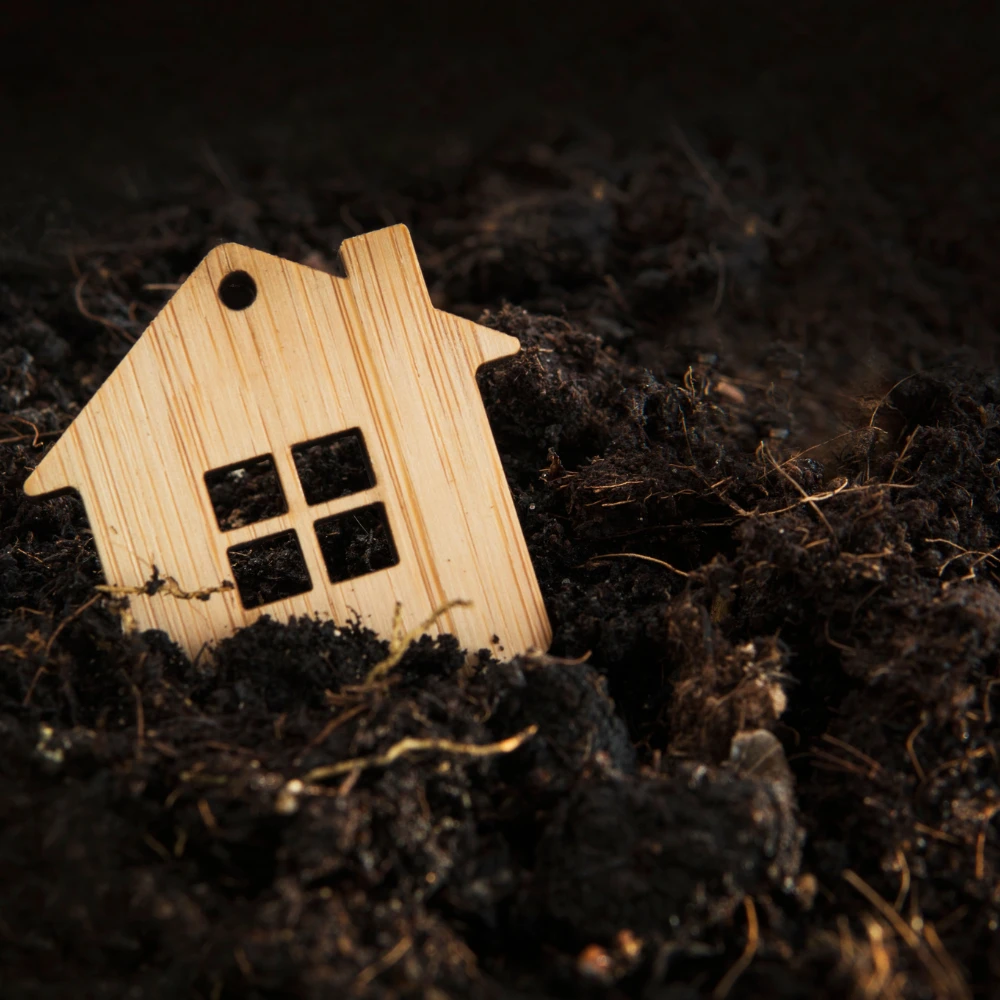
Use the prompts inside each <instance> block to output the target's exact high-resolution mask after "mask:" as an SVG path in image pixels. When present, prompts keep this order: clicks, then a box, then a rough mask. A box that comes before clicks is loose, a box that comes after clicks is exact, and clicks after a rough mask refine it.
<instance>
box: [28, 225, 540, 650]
mask: <svg viewBox="0 0 1000 1000" xmlns="http://www.w3.org/2000/svg"><path fill="white" fill-rule="evenodd" d="M341 258H342V261H343V263H344V266H345V268H346V275H347V276H346V277H344V278H341V277H333V276H331V275H329V274H326V273H324V272H322V271H316V270H313V269H310V268H307V267H303V266H302V265H299V264H295V263H292V262H290V261H287V260H282V259H280V258H277V257H273V256H271V255H270V254H266V253H262V252H260V251H258V250H251V249H249V248H248V247H244V246H239V245H237V244H226V245H224V246H220V247H217V248H216V249H214V250H213V251H212V252H211V253H209V255H208V256H207V257H206V258H205V259H204V260H203V261H202V263H201V264H200V265H199V266H198V268H197V269H196V270H195V271H194V273H193V274H192V275H191V276H190V277H189V278H188V279H187V280H186V281H185V282H184V284H183V285H182V286H181V287H180V289H179V290H178V291H177V292H176V293H175V295H174V296H173V298H172V299H171V300H170V302H169V303H168V304H167V305H166V306H165V307H164V309H163V310H162V311H161V312H160V314H159V315H158V316H157V318H156V319H155V320H154V321H153V322H152V324H151V325H150V326H149V328H148V329H147V330H146V331H145V333H144V334H143V335H142V337H141V338H140V339H139V340H138V342H137V343H136V344H135V345H134V346H133V347H132V348H131V350H130V351H129V352H128V354H127V355H126V356H125V358H124V359H123V360H122V361H121V363H120V364H119V365H118V367H117V368H116V369H115V370H114V372H113V373H112V374H111V376H110V377H109V378H108V379H107V381H106V382H105V383H104V384H103V385H102V386H101V388H100V389H99V390H98V391H97V392H96V393H95V395H94V396H93V398H92V399H91V400H90V402H89V403H88V404H87V406H86V407H85V408H84V409H83V411H82V412H81V413H80V414H79V415H78V416H77V418H76V419H75V420H74V421H73V423H72V424H71V425H70V426H69V428H68V429H67V430H66V432H65V434H63V436H62V437H61V438H60V439H59V441H58V442H57V444H56V445H55V446H54V447H53V448H52V449H51V451H50V452H49V453H48V454H47V455H46V456H45V458H44V459H43V460H42V462H41V463H40V464H39V466H38V468H37V469H36V470H35V471H34V473H33V474H32V475H31V477H30V478H29V479H28V481H27V482H26V483H25V487H24V488H25V491H26V492H27V493H29V494H30V495H32V496H36V495H40V494H46V493H51V492H54V491H56V490H61V489H65V488H67V487H75V488H76V489H77V490H79V492H80V494H81V495H82V497H83V502H84V505H85V507H86V511H87V516H88V517H89V519H90V524H91V529H92V531H93V535H94V540H95V542H96V545H97V552H98V556H99V557H100V561H101V565H102V566H103V568H104V573H105V576H106V578H107V582H108V584H110V585H112V586H116V587H122V588H128V589H130V590H135V591H138V590H140V589H141V588H142V587H143V586H144V585H145V584H146V583H147V581H149V580H150V579H151V577H152V575H153V573H154V567H155V569H156V571H157V572H158V573H159V574H160V576H161V577H163V578H166V577H170V578H172V579H173V580H174V581H176V587H175V588H174V589H175V590H178V591H183V592H187V593H192V592H202V594H203V596H204V597H205V599H203V600H183V599H178V598H177V597H176V596H171V595H170V594H169V593H167V592H165V591H164V592H159V593H155V594H149V593H138V594H137V595H136V596H134V597H132V598H131V610H132V614H133V617H134V619H135V622H136V625H137V626H138V627H139V628H141V629H147V628H154V629H162V630H163V631H165V632H166V633H167V634H168V635H170V636H171V638H173V639H174V640H175V641H176V642H177V643H178V644H179V645H180V646H181V647H182V648H184V649H185V650H186V651H187V652H188V654H189V655H191V656H194V655H196V654H197V653H198V652H199V650H200V649H201V648H202V647H203V646H204V645H205V644H206V643H210V642H213V641H217V640H219V639H222V638H224V637H225V636H228V635H230V634H231V633H232V632H233V631H235V630H236V629H238V628H241V627H242V626H245V625H248V624H250V623H252V622H253V621H255V620H256V619H258V618H259V617H261V616H262V615H270V616H271V617H273V618H275V619H276V620H279V621H286V620H288V619H289V618H291V617H292V616H307V615H315V614H318V615H320V616H330V617H332V618H333V620H334V621H336V622H339V623H344V622H347V621H348V620H350V619H351V618H353V617H354V616H355V615H357V616H358V617H359V618H360V620H361V622H362V624H364V625H366V626H368V627H370V628H372V629H373V630H374V631H376V632H377V633H379V634H380V635H383V636H389V635H390V634H391V629H392V625H393V616H394V612H395V609H396V605H397V603H398V604H399V605H400V609H401V615H402V620H401V624H402V626H403V627H404V628H405V629H406V630H407V631H409V630H411V629H415V628H417V627H419V626H420V624H421V623H422V622H425V621H426V620H427V619H428V618H429V617H431V616H432V615H433V613H434V612H435V610H437V609H439V608H441V607H442V606H443V605H445V604H447V603H448V602H451V601H454V600H464V601H467V602H470V603H469V604H467V605H465V606H456V607H452V608H451V609H450V610H448V611H447V612H446V613H444V614H443V615H441V616H440V618H438V620H437V621H436V622H435V623H434V624H432V625H430V626H429V627H428V628H427V631H428V632H430V633H431V634H434V633H445V632H450V633H453V634H454V635H456V636H457V637H458V639H459V641H460V642H461V644H462V645H463V646H465V647H466V648H467V649H469V650H477V649H482V648H489V649H491V650H492V651H493V652H495V653H497V654H502V655H503V656H504V657H508V656H511V655H514V654H516V653H521V652H526V651H529V650H540V651H544V650H545V649H547V648H548V644H549V641H550V639H551V630H550V626H549V621H548V617H547V615H546V612H545V607H544V605H543V603H542V598H541V593H540V591H539V587H538V582H537V580H536V577H535V573H534V570H533V568H532V565H531V560H530V557H529V555H528V550H527V546H526V544H525V540H524V536H523V534H522V532H521V527H520V524H519V523H518V519H517V514H516V512H515V510H514V504H513V501H512V499H511V495H510V491H509V490H508V487H507V482H506V479H505V478H504V472H503V468H502V466H501V463H500V457H499V455H498V454H497V449H496V445H495V443H494V441H493V436H492V433H491V431H490V426H489V422H488V420H487V417H486V410H485V407H484V406H483V402H482V399H481V397H480V395H479V390H478V387H477V385H476V370H477V369H478V368H479V366H480V365H482V364H484V363H486V362H488V361H493V360H495V359H498V358H503V357H506V356H508V355H511V354H515V353H517V351H518V350H519V344H518V341H517V340H516V339H515V338H514V337H509V336H506V335H505V334H502V333H498V332H497V331H495V330H489V329H487V328H485V327H482V326H479V325H477V324H475V323H472V322H470V321H468V320H465V319H461V318H459V317H457V316H452V315H450V314H448V313H444V312H441V311H440V310H438V309H435V308H434V307H433V305H432V304H431V300H430V296H429V295H428V292H427V288H426V286H425V284H424V280H423V277H422V275H421V272H420V266H419V264H418V262H417V257H416V253H415V252H414V249H413V244H412V242H411V240H410V234H409V231H408V230H407V228H406V227H405V226H392V227H390V228H388V229H383V230H380V231H378V232H374V233H369V234H367V235H364V236H358V237H355V238H353V239H349V240H346V241H345V242H344V243H343V245H342V247H341ZM248 483H249V484H253V486H254V489H253V491H252V492H253V496H254V497H255V499H254V501H253V503H252V504H251V505H250V506H249V507H247V506H245V505H244V506H242V507H241V506H240V505H239V502H237V503H236V507H235V509H232V505H230V506H228V507H227V501H229V500H231V499H232V498H233V497H234V496H235V497H238V496H239V495H240V491H241V489H242V487H244V486H246V485H247V484H248ZM261 497H264V499H263V500H262V499H261ZM275 564H277V565H279V566H280V568H281V573H280V574H273V573H272V574H271V575H270V576H267V575H265V577H264V579H263V580H261V579H260V573H259V568H260V566H262V565H272V566H273V565H275ZM255 574H256V575H255ZM279 577H280V578H279ZM233 584H235V585H233ZM147 589H152V588H147Z"/></svg>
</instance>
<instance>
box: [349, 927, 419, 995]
mask: <svg viewBox="0 0 1000 1000" xmlns="http://www.w3.org/2000/svg"><path fill="white" fill-rule="evenodd" d="M412 947H413V940H412V939H411V938H409V937H404V938H400V940H399V941H397V942H396V944H394V945H393V946H392V947H391V948H390V949H389V950H388V951H387V952H386V953H385V954H384V955H383V956H382V957H381V958H380V959H378V961H376V962H372V964H371V965H369V966H368V967H367V968H364V969H362V970H361V971H360V972H359V973H358V975H357V978H356V979H355V980H354V991H355V992H359V991H360V990H363V989H364V988H365V987H366V986H367V985H368V984H369V983H370V982H371V981H372V980H373V979H374V978H375V977H376V976H379V975H381V974H382V973H383V972H385V971H386V969H391V968H392V967H393V966H394V965H395V964H396V963H397V962H398V961H399V960H400V959H401V958H402V957H403V956H404V955H405V954H406V953H407V952H408V951H409V950H410V949H411V948H412Z"/></svg>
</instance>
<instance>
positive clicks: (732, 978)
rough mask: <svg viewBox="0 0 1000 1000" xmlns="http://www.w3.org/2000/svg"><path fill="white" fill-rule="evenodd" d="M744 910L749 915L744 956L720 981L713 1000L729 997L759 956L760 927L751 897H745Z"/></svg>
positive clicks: (713, 993)
mask: <svg viewBox="0 0 1000 1000" xmlns="http://www.w3.org/2000/svg"><path fill="white" fill-rule="evenodd" d="M743 908H744V910H746V914H747V943H746V947H745V948H744V949H743V954H742V955H740V957H739V958H738V959H737V960H736V963H735V964H734V965H733V967H732V968H731V969H730V970H729V971H728V972H727V973H726V974H725V975H724V976H723V977H722V979H720V980H719V984H718V985H717V986H716V987H715V989H714V990H713V991H712V997H713V1000H724V998H725V997H726V996H728V995H729V991H730V990H731V989H732V988H733V986H734V984H735V983H736V980H737V979H739V978H740V976H742V975H743V973H744V972H746V971H747V968H748V967H749V965H750V963H751V962H752V961H753V958H754V955H756V954H757V945H758V942H759V941H760V926H759V924H758V923H757V907H755V906H754V905H753V900H752V899H751V898H750V897H749V896H744V897H743Z"/></svg>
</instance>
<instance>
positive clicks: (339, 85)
mask: <svg viewBox="0 0 1000 1000" xmlns="http://www.w3.org/2000/svg"><path fill="white" fill-rule="evenodd" d="M206 8H210V9H206ZM998 22H1000V11H998V8H997V5H996V4H993V3H989V2H983V3H972V2H967V3H955V4H924V5H916V4H913V3H904V2H897V3H893V2H882V3H875V4H873V3H866V2H839V3H833V2H827V3H750V2H742V0H735V2H726V3H704V4H691V3H652V2H637V0H631V2H624V3H592V2H584V3H548V4H544V3H529V2H524V0H514V2H509V3H504V4H496V5H479V4H460V3H443V2H437V3H430V4H422V5H411V4H377V3H376V4H352V5H338V4H332V5H319V4H316V5H308V6H307V5H304V4H287V3H282V4H274V5H272V6H268V7H265V6H262V5H245V4H237V3H216V4H211V5H200V4H194V3H179V4H169V5H167V4H164V5H144V4H128V5H126V4H97V3H78V4H74V5H65V4H61V3H57V2H54V0H46V2H39V3H34V4H31V5H28V4H19V5H16V6H15V5H11V6H10V9H8V10H7V11H6V12H5V14H4V15H3V17H2V18H0V26H2V27H0V32H2V34H0V66H2V71H0V72H2V75H0V81H2V82H0V149H2V150H3V153H2V155H0V220H2V229H0V248H2V252H3V253H4V255H5V256H6V257H8V258H9V257H10V256H14V257H17V258H22V259H23V258H24V257H34V256H35V255H36V253H37V252H38V251H39V249H40V248H42V247H48V248H51V247H52V246H53V245H58V244H59V242H60V239H62V238H63V237H65V235H66V230H67V229H69V228H71V227H73V226H79V225H83V226H87V227H89V226H93V225H99V224H100V221H101V220H102V218H106V217H107V215H108V214H109V213H111V214H116V213H120V212H122V211H127V206H128V203H129V201H130V200H131V201H133V202H135V201H138V200H141V199H143V198H145V197H148V196H150V195H152V196H160V195H163V194H164V193H166V192H169V191H170V190H172V186H173V187H176V186H177V185H180V184H183V183H184V181H185V179H186V178H187V177H188V176H190V174H191V172H192V170H202V171H203V170H205V169H211V167H209V165H208V161H210V160H212V159H213V154H214V159H215V160H217V161H218V162H221V163H222V164H225V165H226V167H227V168H228V169H229V170H235V171H236V172H237V174H238V173H239V171H240V170H243V169H248V170H249V169H253V168H254V167H255V166H260V165H261V164H280V165H281V167H282V168H283V169H284V170H286V171H289V172H293V173H294V172H296V171H298V172H304V173H305V175H306V176H321V175H322V174H323V173H324V172H330V171H333V170H336V169H338V168H339V167H340V166H341V165H342V164H343V163H345V162H349V163H350V164H351V165H352V166H353V167H355V168H357V169H361V170H363V171H364V172H366V174H367V175H368V176H370V177H371V178H372V180H373V183H374V182H376V181H382V180H386V179H389V180H391V177H392V175H394V174H395V175H399V174H400V173H401V172H402V173H404V174H405V173H407V172H412V171H413V170H414V169H418V168H419V167H420V165H421V164H426V163H429V162H434V161H435V160H437V161H439V160H440V159H441V158H442V157H444V158H447V157H448V156H449V155H451V156H453V157H454V156H459V157H461V156H463V155H468V153H469V151H470V150H471V151H473V152H475V151H477V150H481V149H483V148H486V147H487V146H489V144H491V143H497V142H502V141H503V139H504V137H505V136H509V135H512V134H517V133H518V132H519V131H524V130H529V129H544V128H545V127H546V126H547V125H548V126H549V127H553V126H554V125H558V124H563V123H565V122H567V121H574V122H579V121H583V122H586V123H588V124H590V125H593V126H596V127H600V128H602V129H604V130H606V131H607V132H608V133H609V134H610V135H611V136H612V137H613V138H615V139H616V140H618V141H628V142H631V141H634V140H635V139H636V138H637V137H638V138H639V139H647V140H650V141H655V140H656V139H658V138H662V137H663V135H664V134H665V125H666V122H667V120H668V118H669V117H670V116H675V117H676V118H677V119H678V120H679V121H680V122H682V123H683V124H684V126H685V127H686V128H691V129H696V130H698V133H699V135H700V136H705V137H707V138H708V139H709V140H710V139H711V135H712V132H713V130H715V131H716V132H718V133H719V134H724V135H726V136H727V137H732V136H742V137H744V138H746V139H747V140H748V141H750V142H752V143H753V145H754V147H755V149H757V150H758V151H759V153H760V154H761V155H763V156H767V155H768V154H769V153H770V152H771V151H772V150H774V149H776V148H777V149H780V151H781V158H782V160H784V161H786V162H790V163H792V162H795V161H797V160H801V159H802V158H806V159H809V160H815V159H816V158H817V157H828V158H830V159H838V158H840V159H843V158H854V159H856V160H858V161H859V162H861V163H862V164H863V166H864V169H865V170H866V171H868V172H870V173H873V174H875V175H877V178H878V179H879V181H881V182H882V183H885V184H889V185H892V184H896V185H898V184H906V185H909V186H910V188H912V189H914V190H916V189H918V188H920V187H921V186H922V185H923V186H928V187H933V190H934V197H938V198H954V199H958V200H961V199H962V198H963V197H973V198H975V197H978V196H979V192H978V190H976V191H972V190H970V185H971V186H972V187H977V186H978V185H979V184H981V183H983V182H985V181H986V179H987V178H990V179H991V178H992V177H993V175H994V173H995V167H996V166H997V159H998V152H997V151H998V150H1000V142H998V141H997V139H998V136H997V131H998V119H997V115H996V108H997V104H998V102H997V97H998V82H997V74H996V73H995V72H993V69H994V63H995V53H996V48H995V40H996V39H997V38H998V37H1000V33H998V31H997V28H998ZM207 150H211V152H208V151H207Z"/></svg>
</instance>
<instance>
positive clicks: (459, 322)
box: [24, 225, 520, 496]
mask: <svg viewBox="0 0 1000 1000" xmlns="http://www.w3.org/2000/svg"><path fill="white" fill-rule="evenodd" d="M340 257H341V260H342V262H343V264H344V268H345V271H346V277H338V276H334V275H329V274H327V273H326V272H323V271H318V270H316V269H314V268H309V267H306V266H304V265H301V264H296V263H294V262H292V261H288V260H284V259H283V258H279V257H276V256H274V255H272V254H268V253H265V252H264V251H261V250H255V249H252V248H250V247H246V246H242V245H241V244H236V243H226V244H222V245H220V246H217V247H216V248H215V249H213V250H212V251H211V252H210V253H209V254H208V255H207V256H206V257H205V258H204V260H202V262H201V263H200V264H199V265H198V267H197V268H196V269H195V270H194V271H193V272H192V274H191V275H190V276H189V277H188V278H187V279H186V280H185V282H184V283H183V284H182V285H181V287H180V288H179V289H178V290H177V292H176V293H175V294H174V296H173V297H172V299H171V301H170V302H169V303H168V304H167V306H166V307H165V309H164V311H163V312H161V313H160V314H159V316H157V317H156V318H155V319H154V320H153V321H152V323H151V324H150V325H149V327H147V329H146V330H145V332H144V333H143V334H142V336H141V337H140V338H139V340H138V341H137V342H136V343H135V344H134V345H133V347H132V348H131V349H130V350H129V352H128V354H127V355H126V357H125V358H124V359H123V361H122V362H121V363H119V365H118V366H117V367H116V368H115V370H114V371H113V372H112V373H111V374H110V375H109V376H108V378H107V380H106V381H105V382H104V383H103V384H102V385H101V387H100V388H99V389H98V390H97V392H96V393H95V394H94V396H93V397H92V398H91V399H90V401H89V402H88V403H87V405H86V406H85V407H84V408H83V410H82V411H81V412H80V414H79V415H78V416H77V417H76V419H75V420H74V421H73V424H72V425H71V426H70V428H69V429H68V430H67V432H66V433H64V434H63V435H62V437H60V438H59V439H58V441H56V443H55V445H53V447H52V448H50V449H49V451H48V453H47V454H46V455H45V457H44V458H43V459H42V461H41V463H40V464H39V465H38V466H37V468H36V469H35V471H34V472H33V473H32V474H31V476H30V477H29V478H28V480H27V481H26V482H25V484H24V491H25V492H26V493H27V494H29V495H30V496H41V495H44V494H47V493H53V492H56V491H58V490H62V489H65V488H67V487H80V485H81V483H80V482H79V481H78V477H75V476H74V475H73V474H72V472H71V471H70V468H71V465H73V464H76V463H69V462H68V461H67V460H68V459H69V458H70V457H71V456H72V457H79V456H80V453H81V449H82V446H81V440H80V434H79V431H81V430H82V426H83V425H84V424H86V423H89V422H91V421H98V422H100V423H102V424H104V425H106V426H105V432H106V433H111V434H114V431H115V426H116V424H117V423H118V422H119V421H120V420H121V419H122V418H123V416H124V413H123V412H122V406H121V404H122V402H130V401H132V402H135V403H139V402H140V401H139V399H138V396H139V384H138V382H137V381H136V379H135V378H134V377H132V375H133V373H132V367H133V366H134V365H135V364H136V363H139V362H140V361H146V362H147V363H148V362H149V361H150V360H151V359H150V358H149V357H144V356H147V355H153V354H159V353H161V352H160V351H159V350H158V349H157V348H158V345H157V343H156V342H157V341H166V340H178V339H179V340H180V341H184V340H185V339H187V338H188V337H189V334H190V333H191V331H189V330H188V329H187V328H186V327H185V325H184V324H183V323H176V322H174V323H170V324H169V325H168V324H165V323H164V322H163V319H164V314H165V313H168V314H169V313H176V312H177V311H178V309H180V308H181V307H183V306H184V305H185V304H189V303H190V304H192V305H195V307H196V308H200V310H201V311H202V312H204V311H206V310H205V306H206V305H207V306H208V309H209V310H210V309H211V308H212V307H213V306H214V307H215V308H216V309H217V310H220V311H221V310H222V307H221V306H219V305H218V304H216V303H206V302H204V301H200V302H197V303H191V300H192V299H202V300H204V297H205V296H204V288H205V280H204V279H205V278H206V276H213V277H217V276H218V274H219V273H226V272H228V271H232V270H235V269H236V266H237V265H238V267H239V268H240V269H247V270H249V271H250V272H252V273H253V274H255V275H261V274H269V275H273V274H276V273H278V271H284V272H285V274H284V276H283V278H284V280H285V281H286V282H287V280H288V277H287V276H288V275H289V274H291V273H295V272H298V273H299V274H300V275H301V276H308V279H309V280H310V281H311V282H312V283H317V282H318V283H320V284H325V283H327V282H329V283H330V284H332V285H333V286H334V287H336V286H338V285H343V284H345V283H346V284H348V285H351V286H352V290H353V292H354V299H355V301H356V302H357V304H358V307H359V308H360V309H365V308H366V307H367V308H368V309H372V307H373V306H375V304H376V303H377V302H378V301H379V300H380V299H381V298H382V297H383V295H384V290H383V285H388V286H392V287H393V288H394V289H395V290H396V291H397V292H401V293H402V294H403V295H405V296H406V297H407V298H408V300H409V304H410V305H411V306H413V307H415V308H416V309H418V310H419V311H421V312H423V311H428V312H431V313H434V314H436V315H437V316H438V317H439V318H440V319H442V320H443V321H445V322H444V326H445V328H446V331H447V335H448V336H450V337H452V338H455V339H456V341H460V342H462V346H463V347H464V348H465V353H466V354H467V356H468V358H469V361H470V363H472V365H473V373H474V371H475V368H477V367H479V365H481V364H485V363H486V362H489V361H493V360H496V359H499V358H503V357H508V356H509V355H511V354H516V353H517V352H518V351H519V350H520V344H519V343H518V341H517V339H516V338H514V337H510V336H508V335H506V334H503V333H500V332H499V331H496V330H490V329H488V328H487V327H483V326H480V325H479V324H477V323H473V322H471V321H470V320H465V319H463V318H461V317H458V316H454V315H452V314H450V313H444V312H442V311H440V310H437V309H435V308H434V306H433V304H432V303H431V300H430V295H429V294H428V291H427V286H426V284H425V282H424V279H423V275H422V273H421V271H420V265H419V263H418V261H417V257H416V251H415V249H414V247H413V242H412V240H411V238H410V233H409V230H408V228H407V227H406V226H405V225H396V226H390V227H388V228H386V229H382V230H378V231H376V232H374V233H368V234H365V235H363V236H356V237H353V238H351V239H348V240H345V241H344V242H343V243H342V244H341V248H340ZM216 284H217V281H211V282H210V287H211V288H212V289H214V288H215V286H216ZM195 288H198V289H199V291H198V292H195V291H194V289H195ZM287 291H288V290H287V289H285V292H286V294H287ZM260 293H261V295H262V296H265V297H268V296H270V295H272V294H273V289H270V288H267V287H266V286H265V287H262V288H261V289H260ZM376 311H377V310H376ZM404 329H406V330H407V331H408V332H410V333H412V334H413V335H415V336H421V335H422V331H421V330H419V329H414V328H412V327H404ZM268 330H270V333H271V335H272V336H271V338H267V333H268ZM200 332H201V331H198V333H200ZM261 333H262V334H263V335H264V337H265V338H267V339H271V341H272V344H271V346H275V342H276V341H277V340H278V339H279V338H280V336H281V331H280V330H279V329H278V327H277V326H275V325H272V326H270V328H268V327H267V325H266V324H264V325H262V326H261V327H260V328H259V331H258V336H259V335H260V334H261ZM444 356H445V357H446V358H451V359H452V360H454V359H456V358H458V357H459V356H460V355H458V354H456V353H455V352H445V354H444ZM205 374H206V376H209V375H210V372H205Z"/></svg>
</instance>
